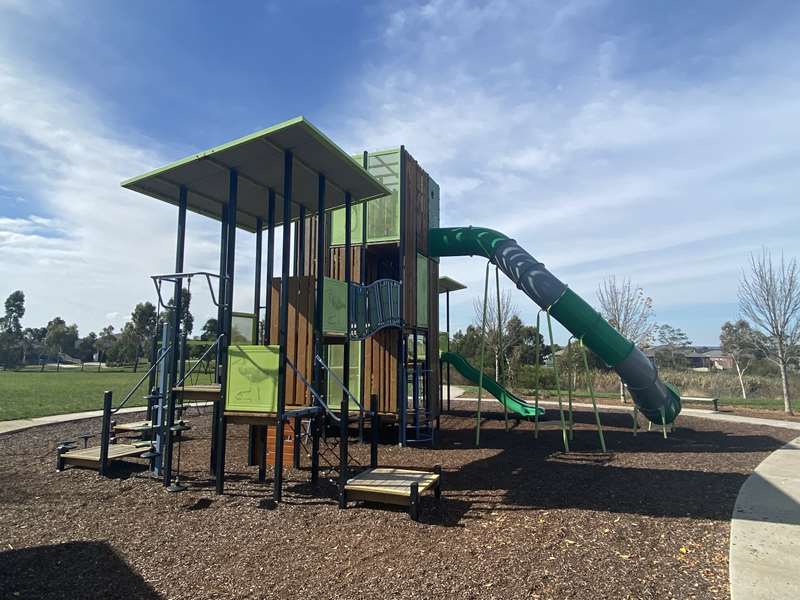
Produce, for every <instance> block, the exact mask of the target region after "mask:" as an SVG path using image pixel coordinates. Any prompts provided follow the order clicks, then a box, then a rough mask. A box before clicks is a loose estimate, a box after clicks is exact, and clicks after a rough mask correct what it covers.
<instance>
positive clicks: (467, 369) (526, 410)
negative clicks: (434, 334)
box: [440, 352, 544, 417]
mask: <svg viewBox="0 0 800 600" xmlns="http://www.w3.org/2000/svg"><path fill="white" fill-rule="evenodd" d="M440 360H441V361H442V364H450V365H453V367H455V370H456V371H458V372H459V373H461V374H462V375H463V376H464V377H466V378H467V379H468V380H469V381H471V382H472V383H474V384H475V385H478V382H479V381H480V371H478V369H476V368H475V367H473V366H472V365H471V364H469V362H467V359H466V358H464V357H463V356H461V355H460V354H458V353H457V352H442V356H441V357H440ZM483 389H485V390H486V391H487V392H489V393H490V394H491V395H492V396H494V397H495V398H497V400H498V401H499V402H501V403H502V404H503V405H504V406H505V407H506V408H507V409H508V410H510V411H512V412H515V413H517V414H518V415H520V416H523V417H534V416H536V411H537V408H536V407H535V406H534V405H533V404H530V403H528V402H525V401H524V400H520V399H519V398H517V397H516V396H515V395H514V394H512V393H511V392H509V391H508V390H507V389H506V388H504V387H503V386H502V385H500V384H499V383H497V382H496V381H495V380H494V379H492V378H491V377H489V376H488V375H486V374H485V373H484V374H483ZM538 411H539V416H540V417H541V416H542V415H544V409H542V408H539V409H538Z"/></svg>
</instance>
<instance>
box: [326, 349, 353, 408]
mask: <svg viewBox="0 0 800 600" xmlns="http://www.w3.org/2000/svg"><path fill="white" fill-rule="evenodd" d="M328 368H329V369H330V370H331V371H332V372H333V373H334V374H335V375H336V376H337V377H338V378H339V381H341V382H344V376H343V373H344V345H341V346H339V345H337V346H333V345H331V346H328ZM348 387H349V389H350V393H351V394H353V396H355V397H356V398H357V399H358V401H359V402H361V342H357V341H352V342H350V381H349V386H348ZM328 398H329V400H328V406H329V407H330V408H331V410H336V409H337V408H338V407H339V405H340V404H341V403H342V386H340V385H339V383H338V382H337V381H336V380H335V379H334V378H333V377H331V376H330V375H328ZM350 409H351V410H353V409H358V403H356V402H354V401H353V399H352V398H351V399H350Z"/></svg>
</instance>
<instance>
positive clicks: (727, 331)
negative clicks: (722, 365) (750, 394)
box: [719, 319, 758, 400]
mask: <svg viewBox="0 0 800 600" xmlns="http://www.w3.org/2000/svg"><path fill="white" fill-rule="evenodd" d="M719 342H720V344H721V345H722V351H723V352H724V353H725V354H729V355H730V356H731V358H733V364H734V366H735V367H736V374H737V375H738V376H739V386H740V387H741V388H742V399H743V400H747V390H746V389H745V387H744V374H745V372H746V371H747V369H749V368H750V365H751V364H752V362H753V359H754V358H756V357H757V354H758V349H757V346H756V344H757V340H756V332H755V331H753V329H752V327H750V323H748V322H747V321H745V320H744V319H739V320H738V321H736V323H731V322H730V321H727V322H726V323H725V324H724V325H723V326H722V331H721V332H720V334H719Z"/></svg>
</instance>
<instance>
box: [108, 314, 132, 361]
mask: <svg viewBox="0 0 800 600" xmlns="http://www.w3.org/2000/svg"><path fill="white" fill-rule="evenodd" d="M139 350H140V345H139V336H138V334H137V333H136V327H135V326H134V324H133V323H132V322H131V321H128V322H127V323H125V326H124V327H123V328H122V331H121V332H120V334H119V335H118V336H117V337H116V341H115V342H114V344H113V345H112V346H111V348H110V349H109V350H108V354H107V358H108V360H109V361H110V362H114V363H130V362H133V361H135V360H136V358H137V357H138V355H139Z"/></svg>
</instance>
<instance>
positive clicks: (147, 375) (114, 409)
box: [111, 344, 172, 415]
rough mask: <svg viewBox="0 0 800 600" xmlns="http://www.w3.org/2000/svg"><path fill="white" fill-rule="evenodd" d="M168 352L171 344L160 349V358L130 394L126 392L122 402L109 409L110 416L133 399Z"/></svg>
mask: <svg viewBox="0 0 800 600" xmlns="http://www.w3.org/2000/svg"><path fill="white" fill-rule="evenodd" d="M170 350H172V345H171V344H170V345H169V346H167V347H166V348H165V349H162V350H161V353H160V356H159V357H158V358H157V359H156V361H155V362H154V363H153V364H152V365H150V368H149V369H147V373H145V374H144V375H143V376H142V378H141V379H140V380H139V381H138V383H137V384H136V385H135V386H133V389H132V390H131V391H130V392H128V394H127V395H126V396H125V398H124V399H123V400H122V402H120V403H119V405H118V406H116V407H115V408H112V409H111V414H112V415H113V414H116V413H117V412H119V410H120V409H121V408H122V407H124V406H125V404H126V403H127V402H128V400H130V399H131V398H132V397H133V395H134V394H135V393H136V391H137V390H138V389H139V388H140V387H141V386H142V384H143V383H144V382H145V380H146V379H148V378H149V377H150V374H151V373H152V372H154V370H155V369H157V368H158V366H159V365H160V364H161V363H162V362H164V359H165V358H166V357H167V356H169V352H170Z"/></svg>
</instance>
